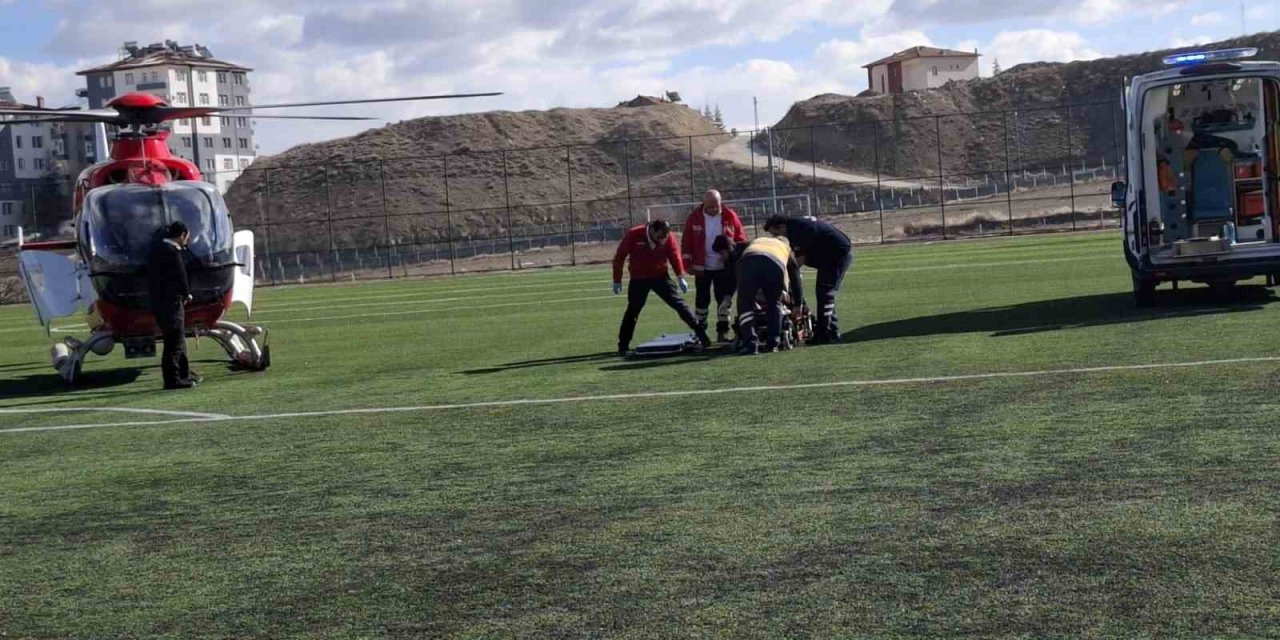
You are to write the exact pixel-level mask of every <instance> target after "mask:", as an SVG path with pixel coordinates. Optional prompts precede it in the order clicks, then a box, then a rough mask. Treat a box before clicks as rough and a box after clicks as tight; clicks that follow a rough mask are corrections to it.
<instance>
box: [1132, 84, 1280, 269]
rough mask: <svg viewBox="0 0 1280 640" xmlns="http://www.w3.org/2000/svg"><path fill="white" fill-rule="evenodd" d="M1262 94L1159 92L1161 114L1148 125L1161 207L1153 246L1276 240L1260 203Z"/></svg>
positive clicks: (1239, 88) (1215, 89) (1250, 87)
mask: <svg viewBox="0 0 1280 640" xmlns="http://www.w3.org/2000/svg"><path fill="white" fill-rule="evenodd" d="M1260 89H1261V83H1260V81H1259V80H1227V81H1210V82H1203V83H1192V84H1187V85H1176V86H1174V87H1172V88H1165V89H1164V90H1165V91H1168V92H1169V93H1168V95H1167V102H1166V105H1167V107H1166V109H1164V112H1163V113H1161V114H1160V115H1159V116H1158V117H1156V118H1155V119H1154V122H1153V123H1152V124H1153V133H1154V134H1155V136H1154V142H1155V148H1154V152H1155V156H1156V180H1157V183H1158V191H1159V207H1160V218H1159V220H1158V221H1156V220H1152V224H1151V225H1150V229H1151V232H1152V239H1153V242H1154V244H1157V245H1175V244H1181V243H1184V242H1187V241H1195V240H1201V239H1214V240H1217V239H1220V238H1228V237H1229V238H1230V239H1231V240H1232V241H1234V242H1236V243H1250V242H1266V241H1275V240H1276V233H1275V229H1274V228H1273V225H1272V220H1271V218H1272V217H1273V216H1268V212H1267V206H1266V197H1265V182H1264V176H1265V169H1264V167H1265V165H1264V162H1263V155H1262V148H1261V145H1260V143H1261V144H1267V141H1266V140H1265V138H1266V136H1267V128H1266V126H1265V125H1264V123H1262V122H1261V121H1260V118H1258V115H1257V114H1259V113H1261V109H1260V107H1261V104H1260V103H1261V100H1259V98H1261V97H1262V96H1261V91H1260ZM1215 94H1216V96H1217V99H1216V100H1215V97H1214V96H1215ZM1224 100H1225V101H1226V103H1225V104H1224V103H1223V102H1222V101H1224ZM1187 121H1190V122H1191V126H1190V127H1187V126H1186V124H1185V123H1186V122H1187ZM1267 146H1270V145H1267ZM1242 147H1243V148H1242Z"/></svg>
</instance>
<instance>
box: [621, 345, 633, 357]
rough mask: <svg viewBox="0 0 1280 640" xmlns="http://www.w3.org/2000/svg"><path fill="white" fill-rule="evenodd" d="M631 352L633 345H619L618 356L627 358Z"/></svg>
mask: <svg viewBox="0 0 1280 640" xmlns="http://www.w3.org/2000/svg"><path fill="white" fill-rule="evenodd" d="M630 352H631V347H629V346H627V345H625V344H620V345H618V357H621V358H625V357H627V354H628V353H630Z"/></svg>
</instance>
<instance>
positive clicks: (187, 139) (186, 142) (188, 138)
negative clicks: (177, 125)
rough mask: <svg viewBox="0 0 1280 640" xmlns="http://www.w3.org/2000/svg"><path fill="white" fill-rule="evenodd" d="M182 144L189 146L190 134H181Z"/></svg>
mask: <svg viewBox="0 0 1280 640" xmlns="http://www.w3.org/2000/svg"><path fill="white" fill-rule="evenodd" d="M182 146H184V147H186V148H188V149H190V148H191V136H182Z"/></svg>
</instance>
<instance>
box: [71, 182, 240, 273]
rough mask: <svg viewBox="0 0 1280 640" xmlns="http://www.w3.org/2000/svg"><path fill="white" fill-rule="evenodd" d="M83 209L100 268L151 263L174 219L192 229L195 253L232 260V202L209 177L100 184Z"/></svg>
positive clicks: (206, 259)
mask: <svg viewBox="0 0 1280 640" xmlns="http://www.w3.org/2000/svg"><path fill="white" fill-rule="evenodd" d="M83 213H84V218H85V221H86V230H87V231H88V234H89V239H90V244H89V247H90V250H91V253H92V256H91V257H92V258H93V260H94V262H95V263H97V265H98V266H99V268H102V267H106V268H107V269H113V268H116V269H118V268H132V267H141V266H143V265H145V264H146V262H147V257H148V255H149V254H150V252H151V248H152V245H153V243H154V242H156V241H157V237H158V234H159V233H160V230H161V229H163V228H164V227H166V226H167V225H168V224H169V223H170V222H173V221H174V220H181V221H182V222H183V223H184V224H186V225H187V229H189V230H190V232H191V239H190V242H189V244H188V246H189V247H190V250H191V254H192V256H193V257H195V258H196V259H198V260H200V261H201V262H202V263H204V264H206V265H218V264H222V263H225V262H229V261H230V260H231V249H232V238H231V223H230V220H229V217H228V215H227V210H226V205H225V204H224V203H223V201H222V197H221V196H220V195H219V194H218V192H217V189H216V188H215V187H213V185H210V184H207V183H204V182H191V181H181V182H171V183H167V184H164V185H161V186H150V185H138V184H122V185H113V186H108V187H100V188H98V189H94V190H93V191H91V192H90V193H89V197H88V199H87V200H86V201H85V205H84V212H83Z"/></svg>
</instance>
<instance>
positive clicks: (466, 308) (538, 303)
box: [270, 295, 626, 326]
mask: <svg viewBox="0 0 1280 640" xmlns="http://www.w3.org/2000/svg"><path fill="white" fill-rule="evenodd" d="M613 298H618V299H620V300H625V299H626V298H625V297H623V296H621V295H618V296H614V295H607V296H591V297H587V298H565V299H563V300H531V301H529V302H505V303H502V304H487V305H476V306H462V305H458V306H453V307H445V308H442V309H412V310H409V311H384V312H380V313H355V314H351V315H345V316H316V317H311V318H290V319H285V320H272V321H271V325H270V326H275V325H278V324H286V323H289V322H319V321H321V320H355V319H358V318H385V317H388V316H411V315H418V314H422V313H439V312H441V311H474V310H476V309H499V308H503V307H530V306H535V305H536V306H546V305H552V304H564V303H569V302H586V301H588V300H610V299H613Z"/></svg>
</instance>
